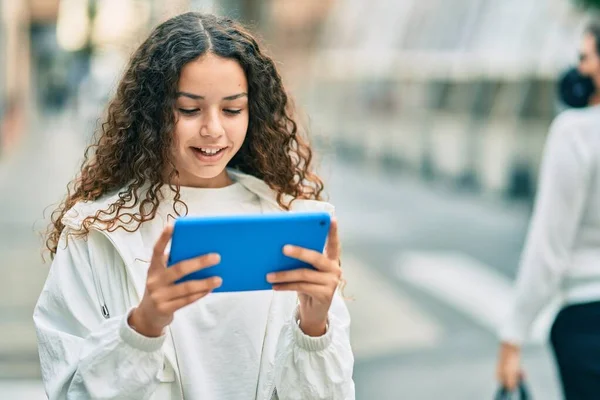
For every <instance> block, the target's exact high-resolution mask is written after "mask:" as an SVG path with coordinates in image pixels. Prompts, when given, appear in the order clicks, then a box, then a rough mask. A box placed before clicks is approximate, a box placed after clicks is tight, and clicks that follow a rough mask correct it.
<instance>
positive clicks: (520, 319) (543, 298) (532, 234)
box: [500, 113, 593, 344]
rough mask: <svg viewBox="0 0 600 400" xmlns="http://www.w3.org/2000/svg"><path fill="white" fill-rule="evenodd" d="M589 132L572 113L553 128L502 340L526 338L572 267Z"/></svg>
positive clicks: (517, 341) (588, 171) (587, 171)
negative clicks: (572, 116) (573, 117)
mask: <svg viewBox="0 0 600 400" xmlns="http://www.w3.org/2000/svg"><path fill="white" fill-rule="evenodd" d="M585 134H586V131H585V129H583V128H582V127H579V126H577V124H574V123H573V120H572V119H571V118H569V114H568V113H566V114H563V115H561V116H559V117H558V118H557V120H556V121H555V122H554V123H553V125H552V127H551V129H550V133H549V135H548V140H547V142H546V146H545V149H544V156H543V160H542V164H541V167H540V178H539V187H538V194H537V198H536V203H535V207H534V212H533V216H532V219H531V223H530V227H529V232H528V236H527V240H526V243H525V248H524V251H523V255H522V258H521V265H520V268H519V273H518V276H517V283H516V293H515V299H514V304H513V306H512V309H511V312H510V315H509V318H508V320H507V322H506V324H505V325H504V326H503V327H502V328H501V331H500V338H501V339H502V340H503V341H506V342H509V343H514V344H522V343H523V342H524V341H525V340H526V339H527V337H528V335H529V333H530V328H531V325H532V323H533V321H534V320H535V318H536V317H537V315H538V314H539V312H540V311H541V309H542V308H543V307H544V306H545V305H546V304H547V303H548V301H549V300H550V299H551V298H552V297H553V296H554V295H556V294H558V293H557V291H558V290H559V288H560V284H561V281H562V279H563V277H564V275H565V271H566V270H567V268H568V267H569V264H570V261H571V254H572V250H573V244H574V242H575V238H576V236H577V231H578V228H579V224H580V223H581V218H582V215H583V213H584V210H585V204H586V199H587V196H588V191H589V183H590V178H591V171H592V164H593V159H592V153H591V152H590V143H589V138H587V137H586V136H585Z"/></svg>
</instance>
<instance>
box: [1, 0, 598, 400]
mask: <svg viewBox="0 0 600 400" xmlns="http://www.w3.org/2000/svg"><path fill="white" fill-rule="evenodd" d="M576 3H577V2H575V1H571V0H544V1H539V0H503V1H494V0H452V1H444V0H418V1H417V0H401V1H394V0H370V1H364V0H303V1H292V0H169V1H167V0H0V57H1V60H2V62H0V239H1V240H0V260H1V264H0V273H1V275H2V279H0V398H2V399H13V398H14V399H37V398H44V394H43V389H42V386H41V381H40V372H39V361H38V355H37V348H36V338H35V332H34V330H33V324H32V318H31V315H32V310H33V307H34V305H35V302H36V300H37V297H38V294H39V292H40V290H41V288H42V285H43V283H44V280H45V277H46V274H47V272H48V268H49V265H48V264H43V262H42V258H41V248H42V242H41V238H40V236H39V232H40V231H42V230H43V229H45V227H46V224H47V221H48V216H49V212H50V211H52V210H53V208H52V206H55V205H56V204H57V202H58V201H59V200H60V199H61V198H62V196H63V195H64V194H65V187H66V184H67V182H68V181H69V180H70V179H71V178H72V177H73V175H74V174H75V172H76V171H77V167H78V166H79V163H80V162H81V159H82V154H83V149H84V148H85V146H86V144H87V143H88V142H89V140H90V138H91V135H92V133H93V131H94V129H95V127H96V126H97V124H98V119H99V118H100V117H101V116H102V113H103V111H104V107H105V105H106V103H107V101H108V100H109V98H110V96H111V93H112V91H113V90H114V89H115V85H116V83H117V81H118V79H119V76H120V74H121V73H122V72H123V69H124V66H125V63H126V62H127V59H128V57H129V55H130V54H131V53H132V51H133V50H134V49H135V47H136V45H138V44H139V43H140V41H141V40H143V38H144V37H145V36H146V35H147V34H148V33H149V31H150V29H152V27H154V26H156V25H157V24H158V23H160V22H161V21H163V20H165V19H166V18H168V17H170V16H173V15H176V14H178V13H181V12H184V11H187V10H200V11H208V12H215V13H218V14H225V15H229V16H232V17H234V18H238V19H240V20H241V21H243V22H244V23H246V24H247V25H248V26H250V27H251V29H252V30H253V31H255V32H257V33H258V34H259V35H260V37H261V38H262V39H263V42H264V44H265V49H266V50H267V51H268V52H269V53H270V54H271V55H272V56H273V57H274V58H275V59H276V60H277V61H278V65H279V68H280V71H281V73H282V75H283V77H284V80H285V82H286V85H287V87H288V89H289V90H290V92H291V94H292V96H293V98H294V99H295V103H296V105H297V107H298V109H299V115H298V117H299V118H300V120H301V121H302V123H303V125H304V126H305V127H306V128H307V129H308V130H309V131H310V134H311V137H312V140H313V143H314V144H315V145H316V146H317V147H318V149H319V158H318V161H319V165H318V170H319V172H320V173H321V174H322V176H323V177H324V179H325V182H326V190H327V192H328V194H329V195H330V199H331V201H332V202H333V203H334V204H335V205H336V207H337V213H338V216H339V219H340V225H341V229H342V239H343V242H344V251H345V253H344V271H345V274H346V279H347V280H348V288H347V289H346V294H347V295H349V296H351V297H352V298H353V300H352V301H350V302H349V303H348V305H349V308H350V310H351V313H352V316H353V328H352V329H353V330H352V341H353V346H354V350H355V355H356V365H355V381H356V387H357V398H358V399H409V400H412V399H415V400H420V399H423V400H428V399H431V400H434V399H441V398H444V399H457V400H462V399H466V400H469V399H474V400H480V399H486V398H488V399H489V398H493V394H494V391H495V389H496V387H495V386H496V384H495V378H494V373H495V371H494V369H495V365H494V364H495V357H496V350H497V339H496V336H495V331H496V327H497V325H498V323H499V321H500V320H501V319H502V317H503V315H504V313H505V311H506V307H507V305H508V301H509V299H510V295H511V290H512V289H511V285H512V281H513V279H514V276H515V272H516V269H517V266H518V261H519V255H520V251H521V248H522V245H523V239H524V236H525V233H526V229H527V223H528V219H529V217H530V213H531V204H532V200H533V198H534V196H535V190H536V180H537V170H538V164H539V162H540V157H541V151H542V146H543V143H544V140H545V137H546V134H547V129H548V127H549V124H550V122H551V121H552V119H553V118H554V116H555V115H556V114H557V113H558V112H559V111H560V110H561V106H560V104H559V102H558V101H557V95H556V84H557V79H558V77H559V75H560V73H561V72H562V71H564V70H565V68H567V67H568V66H571V65H574V64H575V63H576V62H577V51H578V44H579V39H580V37H581V33H582V28H583V26H584V25H585V22H586V21H587V20H589V19H590V18H591V17H592V16H593V14H592V12H591V11H590V10H587V9H584V8H582V7H579V6H580V4H576ZM580 3H584V2H583V1H582V2H580ZM554 312H555V307H553V305H552V304H549V305H548V310H547V311H546V312H545V313H544V315H543V316H542V317H541V318H540V320H539V321H538V322H537V323H536V326H535V332H534V335H533V339H532V340H531V342H530V343H529V344H528V345H527V346H526V348H525V355H524V358H525V360H524V362H525V369H526V372H527V376H528V378H529V381H530V383H531V386H532V389H533V395H534V396H535V398H539V399H558V398H559V396H558V386H557V379H556V376H555V373H556V372H555V370H554V366H553V365H552V364H551V359H550V356H549V353H548V349H547V346H546V342H547V334H548V326H549V323H550V321H551V318H552V316H553V313H554Z"/></svg>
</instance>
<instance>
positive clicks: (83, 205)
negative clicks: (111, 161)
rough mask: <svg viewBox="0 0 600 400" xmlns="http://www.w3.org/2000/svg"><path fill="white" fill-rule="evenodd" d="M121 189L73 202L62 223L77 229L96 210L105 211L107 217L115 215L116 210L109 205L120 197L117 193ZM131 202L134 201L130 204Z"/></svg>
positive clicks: (93, 214) (94, 213) (95, 212)
mask: <svg viewBox="0 0 600 400" xmlns="http://www.w3.org/2000/svg"><path fill="white" fill-rule="evenodd" d="M122 191H123V189H119V190H117V191H115V192H112V193H108V194H106V195H104V196H102V197H100V198H99V199H97V200H94V201H79V202H77V203H75V205H73V207H71V208H70V209H69V210H68V211H67V212H66V213H65V215H64V216H63V218H62V223H63V224H64V225H65V226H67V227H70V228H72V229H75V230H78V229H80V228H81V226H82V224H83V221H84V220H85V219H86V218H88V217H93V216H95V215H97V214H98V212H102V211H104V212H106V217H107V218H112V217H114V216H116V214H117V213H116V210H111V206H112V205H114V204H115V203H117V201H118V200H119V199H120V196H119V193H121V192H122ZM133 204H134V202H132V204H130V205H133Z"/></svg>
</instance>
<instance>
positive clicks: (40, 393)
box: [0, 380, 47, 400]
mask: <svg viewBox="0 0 600 400" xmlns="http://www.w3.org/2000/svg"><path fill="white" fill-rule="evenodd" d="M0 398H2V400H23V399H27V400H41V399H46V398H47V397H46V393H45V392H44V387H43V385H42V382H41V381H22V380H14V381H13V380H10V381H8V380H6V381H5V380H0Z"/></svg>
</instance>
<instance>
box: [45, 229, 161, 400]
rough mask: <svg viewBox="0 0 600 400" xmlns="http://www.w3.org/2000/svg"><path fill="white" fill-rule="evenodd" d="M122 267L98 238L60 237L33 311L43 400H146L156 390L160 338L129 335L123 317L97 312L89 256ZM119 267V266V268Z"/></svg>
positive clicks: (97, 305)
mask: <svg viewBox="0 0 600 400" xmlns="http://www.w3.org/2000/svg"><path fill="white" fill-rule="evenodd" d="M90 250H92V251H94V254H97V257H98V258H95V260H100V261H101V262H102V263H104V264H105V265H108V264H107V263H122V261H121V260H120V258H119V257H118V255H117V254H116V253H115V252H114V250H113V248H112V245H110V243H109V242H108V240H107V239H106V238H104V236H102V234H100V233H98V232H91V233H90V235H89V237H88V239H87V241H86V240H83V239H79V238H74V237H69V240H68V246H67V245H66V242H65V237H64V235H63V238H61V243H60V244H59V249H58V252H57V254H56V257H55V259H54V261H53V263H52V266H51V269H50V273H49V275H48V278H47V281H46V284H45V286H44V289H43V291H42V293H41V295H40V297H39V300H38V303H37V305H36V307H35V311H34V316H33V318H34V323H35V327H36V331H37V337H38V346H39V353H40V361H41V368H42V378H43V381H44V385H45V388H46V393H47V394H48V397H49V399H51V400H54V399H81V398H103V399H146V398H149V397H150V396H151V395H152V393H153V392H154V391H155V390H156V388H157V385H158V383H159V380H158V378H157V375H158V374H159V372H160V371H161V368H162V364H163V354H162V351H161V347H162V344H163V342H164V336H162V337H158V338H148V337H145V336H142V335H140V334H138V333H136V332H135V331H133V330H132V329H131V328H130V327H129V325H128V324H127V316H126V315H120V316H114V317H113V318H109V319H104V318H103V317H102V315H101V313H100V308H99V307H100V305H99V304H98V300H97V296H96V289H95V286H94V281H93V276H92V273H91V271H92V270H91V268H94V267H98V266H97V265H91V260H90V257H89V253H90ZM122 268H124V266H122Z"/></svg>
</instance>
